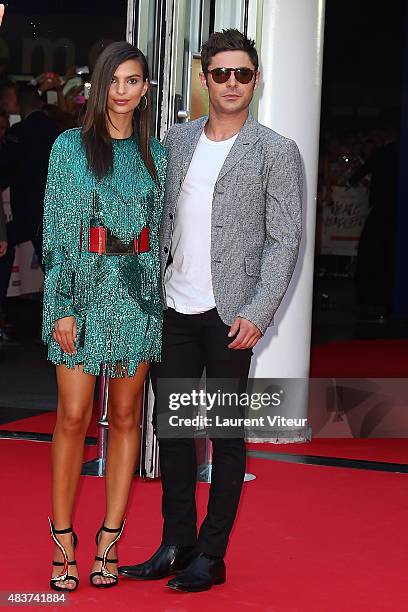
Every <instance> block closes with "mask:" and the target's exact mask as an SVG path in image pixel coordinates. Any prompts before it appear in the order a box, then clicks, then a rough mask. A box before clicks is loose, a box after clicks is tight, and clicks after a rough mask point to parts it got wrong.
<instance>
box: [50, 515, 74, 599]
mask: <svg viewBox="0 0 408 612" xmlns="http://www.w3.org/2000/svg"><path fill="white" fill-rule="evenodd" d="M48 521H49V523H50V529H51V537H52V539H53V540H54V542H55V544H56V545H57V546H58V548H59V549H60V551H61V552H62V554H63V556H64V561H53V562H52V564H53V565H56V566H59V567H63V568H64V570H63V572H62V574H61V575H60V576H55V578H51V580H50V587H51V588H52V589H53V590H54V591H65V592H67V593H71V592H73V591H76V590H77V588H78V586H79V579H78V578H77V577H76V576H70V575H69V574H68V569H69V566H70V565H76V561H75V560H73V561H69V560H68V555H67V551H66V550H65V548H64V547H63V545H62V544H61V542H60V541H59V539H58V538H57V534H58V535H60V534H63V533H72V540H73V545H74V550H75V549H76V547H77V545H78V538H77V534H76V533H75V532H74V531H72V527H68V528H67V529H55V527H54V524H53V522H52V520H51V519H50V517H48ZM64 580H73V582H75V586H74V588H73V589H70V588H69V587H62V586H58V585H57V584H56V583H57V582H61V581H64Z"/></svg>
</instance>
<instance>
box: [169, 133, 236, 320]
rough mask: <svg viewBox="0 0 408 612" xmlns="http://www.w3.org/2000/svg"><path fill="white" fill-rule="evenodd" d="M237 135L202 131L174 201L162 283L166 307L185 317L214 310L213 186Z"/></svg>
mask: <svg viewBox="0 0 408 612" xmlns="http://www.w3.org/2000/svg"><path fill="white" fill-rule="evenodd" d="M237 136H238V134H236V135H235V136H233V137H232V138H228V140H222V141H220V142H215V141H213V140H209V139H208V138H207V136H206V135H205V133H204V131H203V133H202V135H201V137H200V140H199V141H198V144H197V147H196V150H195V151H194V155H193V158H192V160H191V163H190V166H189V168H188V171H187V174H186V178H185V179H184V183H183V186H182V189H181V192H180V196H179V199H178V202H177V209H176V214H175V219H174V230H173V238H172V243H171V247H170V253H171V256H172V258H173V261H172V263H171V264H169V266H168V267H167V270H166V273H165V277H164V284H165V289H166V297H167V306H169V307H170V308H174V310H176V311H177V312H181V313H184V314H198V313H201V312H207V310H211V308H214V307H215V300H214V294H213V288H212V277H211V209H212V201H213V194H214V187H215V183H216V182H217V178H218V175H219V173H220V170H221V168H222V166H223V164H224V161H225V159H226V157H227V155H228V153H229V152H230V150H231V148H232V145H233V144H234V142H235V140H236V138H237Z"/></svg>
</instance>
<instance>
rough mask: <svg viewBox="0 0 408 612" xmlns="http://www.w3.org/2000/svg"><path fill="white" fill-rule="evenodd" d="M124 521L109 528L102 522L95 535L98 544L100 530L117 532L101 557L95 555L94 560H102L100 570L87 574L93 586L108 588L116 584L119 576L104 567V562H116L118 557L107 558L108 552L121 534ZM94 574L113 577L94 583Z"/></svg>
mask: <svg viewBox="0 0 408 612" xmlns="http://www.w3.org/2000/svg"><path fill="white" fill-rule="evenodd" d="M125 521H126V519H123V521H122V524H121V526H120V527H119V529H110V528H109V527H105V525H104V524H103V525H102V527H101V528H100V529H99V531H98V533H97V534H96V536H95V542H96V545H97V546H98V544H99V536H100V535H101V532H102V531H106V532H107V533H117V534H118V535H117V536H116V538H115V539H114V540H112V542H111V543H110V544H108V546H107V547H106V548H105V551H104V553H103V557H98V556H95V561H102V567H101V571H100V572H92V574H91V575H90V576H89V582H90V583H91V585H92V586H93V587H95V588H97V589H109V588H110V587H113V586H116V585H117V584H118V580H119V576H118V575H117V574H112V572H110V571H109V570H108V568H107V567H106V564H107V563H118V559H108V554H109V551H110V549H111V548H112V546H114V545H115V544H116V542H117V541H118V540H119V538H120V536H121V535H122V533H123V528H124V526H125ZM95 576H101V577H103V578H113V579H114V582H106V583H103V582H101V583H99V584H95V582H94V581H93V579H94V578H95Z"/></svg>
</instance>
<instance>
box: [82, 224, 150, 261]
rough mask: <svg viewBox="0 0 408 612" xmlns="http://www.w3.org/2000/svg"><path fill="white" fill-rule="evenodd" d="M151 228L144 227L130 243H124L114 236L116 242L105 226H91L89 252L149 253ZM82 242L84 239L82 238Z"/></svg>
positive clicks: (100, 253)
mask: <svg viewBox="0 0 408 612" xmlns="http://www.w3.org/2000/svg"><path fill="white" fill-rule="evenodd" d="M149 232H150V230H149V228H148V227H147V226H146V227H143V228H142V231H141V232H140V234H139V236H136V238H135V239H134V240H132V242H131V243H130V244H128V245H124V244H123V243H121V242H120V241H119V240H118V239H117V238H114V243H113V242H112V240H111V233H110V232H109V233H108V231H107V230H106V228H105V227H102V226H99V227H90V228H89V252H90V253H98V255H104V254H108V255H109V254H111V255H139V253H147V252H148V251H150V244H149ZM118 243H119V245H120V249H118V252H116V250H115V247H117V245H118ZM81 244H82V239H81Z"/></svg>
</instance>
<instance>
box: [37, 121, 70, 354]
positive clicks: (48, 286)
mask: <svg viewBox="0 0 408 612" xmlns="http://www.w3.org/2000/svg"><path fill="white" fill-rule="evenodd" d="M72 156H73V152H72V151H70V147H69V143H68V140H67V137H66V133H64V134H61V136H59V137H58V138H57V140H56V141H55V143H54V146H53V148H52V151H51V156H50V162H49V167H48V178H47V187H46V191H45V198H44V238H43V261H44V268H45V279H44V308H43V340H44V342H46V343H49V342H50V340H51V336H53V338H54V340H56V341H57V342H58V344H59V345H60V346H61V348H62V349H63V350H64V351H65V352H67V353H72V352H73V351H74V346H73V342H74V338H75V335H76V320H75V309H74V306H73V279H74V270H73V268H72V265H71V264H70V261H69V258H68V257H67V248H66V247H67V245H66V241H65V231H64V229H65V226H66V224H67V223H70V221H69V219H70V214H69V210H68V205H67V202H68V201H69V198H70V196H71V192H72V180H71V173H70V162H71V160H72ZM71 217H72V215H71ZM72 222H73V220H72V218H71V223H72ZM56 321H58V324H57V325H56Z"/></svg>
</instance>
